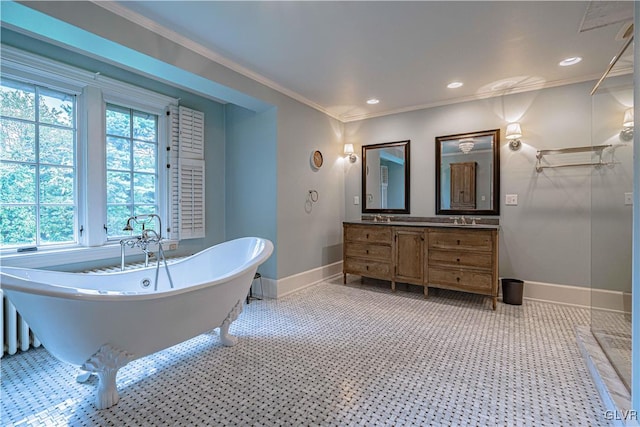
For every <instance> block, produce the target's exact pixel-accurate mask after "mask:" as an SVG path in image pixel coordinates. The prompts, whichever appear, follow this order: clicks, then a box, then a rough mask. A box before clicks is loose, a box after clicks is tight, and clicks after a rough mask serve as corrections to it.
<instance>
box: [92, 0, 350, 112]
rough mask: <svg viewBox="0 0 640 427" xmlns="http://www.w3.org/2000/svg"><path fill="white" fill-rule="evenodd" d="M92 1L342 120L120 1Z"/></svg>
mask: <svg viewBox="0 0 640 427" xmlns="http://www.w3.org/2000/svg"><path fill="white" fill-rule="evenodd" d="M91 2H92V3H93V4H95V5H96V6H100V7H101V8H103V9H106V10H108V11H109V12H111V13H114V14H116V15H118V16H120V17H121V18H124V19H126V20H128V21H131V22H133V23H134V24H136V25H139V26H141V27H143V28H146V29H147V30H149V31H151V32H153V33H156V34H158V35H160V36H162V37H164V38H166V39H168V40H171V41H172V42H174V43H177V44H179V45H180V46H182V47H184V48H187V49H189V50H191V51H193V52H195V53H197V54H199V55H201V56H203V57H205V58H207V59H209V60H211V61H213V62H216V63H218V64H220V65H223V66H224V67H226V68H229V69H230V70H233V71H235V72H237V73H239V74H242V75H243V76H245V77H248V78H250V79H252V80H254V81H256V82H258V83H261V84H263V85H265V86H267V87H269V88H271V89H273V90H275V91H277V92H280V93H282V94H284V95H286V96H288V97H290V98H293V99H295V100H296V101H298V102H301V103H303V104H305V105H308V106H309V107H311V108H314V109H316V110H318V111H320V112H322V113H324V114H326V115H327V116H329V117H332V118H334V119H336V120H341V119H340V117H339V116H336V115H335V114H332V113H331V112H330V111H328V110H327V109H326V108H324V107H322V106H321V105H319V104H317V103H315V102H313V101H311V100H310V99H307V98H305V97H304V96H302V95H300V94H299V93H297V92H294V91H292V90H289V89H287V88H285V87H284V86H281V85H279V84H278V83H276V82H274V81H273V80H270V79H268V78H267V77H265V76H263V75H261V74H258V73H256V72H254V71H252V70H249V69H248V68H246V67H243V66H242V65H240V64H238V63H236V62H234V61H232V60H230V59H228V58H226V57H224V56H222V55H220V54H219V53H217V52H214V51H213V50H211V49H209V48H207V47H204V46H203V45H201V44H200V43H197V42H195V41H193V40H191V39H189V38H187V37H185V36H183V35H181V34H179V33H176V32H175V31H173V30H170V29H168V28H166V27H164V26H162V25H160V24H158V23H157V22H155V21H153V20H151V19H149V18H147V17H145V16H143V15H140V14H139V13H136V12H133V11H132V10H130V9H128V8H126V7H125V6H122V5H121V4H119V3H116V2H114V1H113V0H91Z"/></svg>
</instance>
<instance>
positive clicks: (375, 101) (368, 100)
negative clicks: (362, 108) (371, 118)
mask: <svg viewBox="0 0 640 427" xmlns="http://www.w3.org/2000/svg"><path fill="white" fill-rule="evenodd" d="M378 102H380V100H379V99H378V98H371V99H367V104H369V105H376V104H377V103H378Z"/></svg>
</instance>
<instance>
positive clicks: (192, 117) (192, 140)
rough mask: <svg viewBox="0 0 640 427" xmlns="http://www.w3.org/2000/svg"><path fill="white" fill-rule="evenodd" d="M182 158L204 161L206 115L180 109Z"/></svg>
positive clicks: (183, 108)
mask: <svg viewBox="0 0 640 427" xmlns="http://www.w3.org/2000/svg"><path fill="white" fill-rule="evenodd" d="M179 128H180V158H181V159H198V160H204V113H202V112H200V111H195V110H192V109H190V108H186V107H180V119H179Z"/></svg>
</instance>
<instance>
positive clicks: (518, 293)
mask: <svg viewBox="0 0 640 427" xmlns="http://www.w3.org/2000/svg"><path fill="white" fill-rule="evenodd" d="M523 293H524V282H523V281H522V280H518V279H502V302H504V303H505V304H512V305H522V294H523Z"/></svg>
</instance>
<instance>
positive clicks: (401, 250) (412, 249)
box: [392, 227, 426, 295]
mask: <svg viewBox="0 0 640 427" xmlns="http://www.w3.org/2000/svg"><path fill="white" fill-rule="evenodd" d="M393 240H394V242H393V243H394V245H393V261H394V283H393V284H392V289H393V290H395V282H402V283H411V284H414V285H424V271H425V267H426V265H425V256H424V249H425V230H424V229H423V228H416V227H406V228H398V227H394V228H393ZM425 291H426V288H425ZM425 295H426V293H425Z"/></svg>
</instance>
